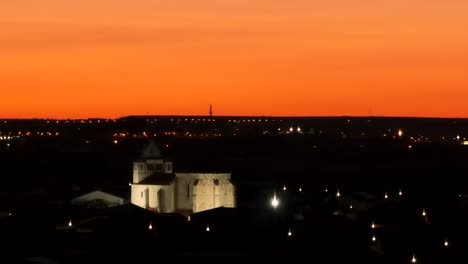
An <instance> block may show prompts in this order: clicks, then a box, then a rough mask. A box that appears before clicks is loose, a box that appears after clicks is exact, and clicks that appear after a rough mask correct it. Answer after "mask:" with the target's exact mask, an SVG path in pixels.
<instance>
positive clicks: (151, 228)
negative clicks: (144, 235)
mask: <svg viewBox="0 0 468 264" xmlns="http://www.w3.org/2000/svg"><path fill="white" fill-rule="evenodd" d="M148 229H149V230H153V225H152V224H151V222H150V224H149V226H148Z"/></svg>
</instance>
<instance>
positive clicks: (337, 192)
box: [336, 189, 341, 198]
mask: <svg viewBox="0 0 468 264" xmlns="http://www.w3.org/2000/svg"><path fill="white" fill-rule="evenodd" d="M340 196H341V193H340V189H338V190H337V191H336V198H340Z"/></svg>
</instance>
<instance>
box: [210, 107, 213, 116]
mask: <svg viewBox="0 0 468 264" xmlns="http://www.w3.org/2000/svg"><path fill="white" fill-rule="evenodd" d="M212 117H213V105H212V104H210V118H212Z"/></svg>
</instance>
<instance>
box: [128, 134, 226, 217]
mask: <svg viewBox="0 0 468 264" xmlns="http://www.w3.org/2000/svg"><path fill="white" fill-rule="evenodd" d="M131 188H132V194H131V201H132V203H133V204H135V205H137V206H140V207H143V208H146V209H148V210H152V211H156V212H159V213H172V212H178V213H182V214H185V215H188V214H190V213H196V212H200V211H204V210H209V209H213V208H217V207H235V188H234V185H233V184H232V183H231V174H230V173H175V172H173V166H172V161H170V160H167V159H165V158H164V157H162V155H161V152H160V150H159V149H158V147H157V146H156V145H155V144H154V143H153V142H150V144H149V145H148V146H147V147H146V148H145V149H144V151H143V153H142V155H141V158H140V159H138V160H136V161H134V163H133V182H132V185H131Z"/></svg>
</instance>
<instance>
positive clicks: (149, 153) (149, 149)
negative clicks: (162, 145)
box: [141, 140, 162, 159]
mask: <svg viewBox="0 0 468 264" xmlns="http://www.w3.org/2000/svg"><path fill="white" fill-rule="evenodd" d="M161 157H162V155H161V150H159V148H158V147H157V146H156V144H155V143H154V141H152V140H150V141H149V143H148V145H147V146H145V148H144V149H143V152H142V153H141V158H142V159H151V158H161Z"/></svg>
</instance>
